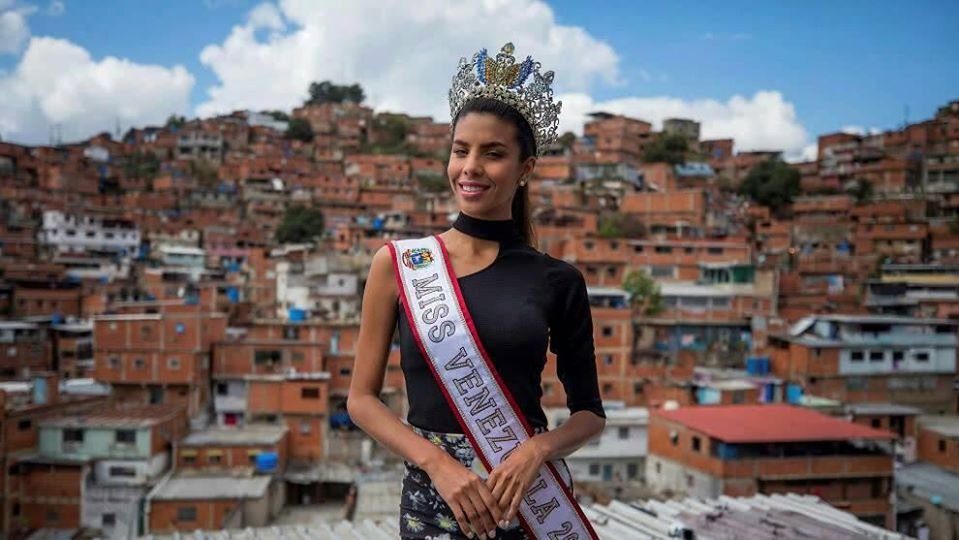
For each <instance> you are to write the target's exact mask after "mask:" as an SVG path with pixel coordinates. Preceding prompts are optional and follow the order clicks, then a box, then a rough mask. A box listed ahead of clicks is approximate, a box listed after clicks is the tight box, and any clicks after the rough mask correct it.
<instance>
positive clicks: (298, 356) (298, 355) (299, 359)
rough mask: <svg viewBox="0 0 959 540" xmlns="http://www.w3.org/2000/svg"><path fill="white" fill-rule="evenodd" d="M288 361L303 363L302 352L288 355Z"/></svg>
mask: <svg viewBox="0 0 959 540" xmlns="http://www.w3.org/2000/svg"><path fill="white" fill-rule="evenodd" d="M290 360H292V361H293V362H302V361H303V351H293V352H292V353H290Z"/></svg>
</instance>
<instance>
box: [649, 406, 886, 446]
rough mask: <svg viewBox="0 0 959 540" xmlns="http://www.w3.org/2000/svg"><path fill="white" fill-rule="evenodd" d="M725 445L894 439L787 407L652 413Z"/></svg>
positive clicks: (699, 408)
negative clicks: (713, 438) (725, 443)
mask: <svg viewBox="0 0 959 540" xmlns="http://www.w3.org/2000/svg"><path fill="white" fill-rule="evenodd" d="M653 415H654V417H655V416H658V417H660V418H663V419H665V420H668V421H671V422H676V423H679V424H683V425H685V426H687V427H689V428H692V429H694V430H696V431H700V432H702V433H705V434H707V435H709V436H710V437H715V438H716V439H719V440H721V441H723V442H727V443H775V442H779V443H786V442H808V441H845V440H849V439H863V440H866V439H871V440H885V439H894V438H895V435H893V434H892V433H890V432H888V431H881V430H878V429H872V428H869V427H866V426H862V425H859V424H853V423H852V422H847V421H845V420H840V419H838V418H832V417H829V416H825V415H822V414H819V413H817V412H813V411H810V410H807V409H803V408H799V407H793V406H790V405H781V404H770V405H712V406H703V407H681V408H679V409H676V410H672V411H657V412H655V413H653Z"/></svg>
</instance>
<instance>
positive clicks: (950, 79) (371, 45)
mask: <svg viewBox="0 0 959 540" xmlns="http://www.w3.org/2000/svg"><path fill="white" fill-rule="evenodd" d="M957 28H959V2H956V1H955V0H940V1H924V0H913V1H911V2H901V1H885V0H872V1H865V0H843V1H842V2H836V1H834V0H807V1H805V2H760V1H758V0H757V1H751V2H747V1H737V0H726V1H723V2H689V1H682V0H668V1H667V0H662V1H652V0H604V1H602V2H584V1H582V0H570V1H566V0H555V1H550V2H544V1H542V0H482V1H476V2H470V1H457V2H451V1H448V0H418V1H417V2H409V1H405V0H350V1H349V2H343V1H340V0H335V1H334V0H329V1H326V0H277V1H266V2H264V1H256V0H0V137H2V138H3V140H7V141H14V142H21V143H27V144H38V143H46V142H48V141H49V139H50V133H51V126H56V127H55V129H57V130H59V132H60V133H62V137H63V139H64V140H65V141H71V140H79V139H82V138H84V137H87V136H89V135H92V134H94V133H98V132H102V131H110V132H113V131H115V130H116V129H117V126H119V127H120V129H121V130H125V129H126V128H128V127H131V126H143V125H149V124H160V123H163V122H164V121H165V119H166V118H167V117H168V116H169V115H170V114H182V115H186V116H188V117H193V116H202V117H207V116H211V115H215V114H220V113H226V112H231V111H233V110H237V109H254V110H262V109H271V110H272V109H281V110H290V109H292V108H293V107H295V106H297V105H299V104H300V103H301V102H302V100H303V98H304V97H305V96H306V93H307V88H308V86H309V83H310V82H311V81H321V80H332V81H334V82H337V83H344V84H347V83H353V82H358V83H360V84H361V85H363V87H364V89H365V90H366V93H367V97H368V100H367V102H368V104H369V105H371V106H372V107H374V108H375V109H376V110H378V111H384V110H389V111H400V112H408V113H412V114H418V115H431V116H434V117H435V118H436V119H437V120H439V121H445V120H448V118H449V112H448V105H447V103H446V92H447V90H448V88H449V81H450V77H451V76H452V74H453V72H454V71H455V67H456V63H457V61H458V59H459V58H460V57H462V56H471V55H472V54H473V52H475V51H476V50H478V49H479V48H481V47H487V48H489V49H490V50H492V51H495V50H497V49H499V47H500V46H501V45H502V44H503V43H505V42H506V41H512V42H514V43H515V45H516V49H517V56H520V55H522V56H525V55H527V54H529V55H532V56H533V57H534V58H535V59H536V60H539V61H540V62H542V64H543V66H544V69H550V70H553V71H555V72H556V83H555V86H554V89H555V91H556V94H557V98H558V99H561V100H562V101H563V103H564V105H563V114H562V116H561V129H562V130H572V131H576V132H580V131H581V129H582V124H583V121H584V119H585V118H586V114H587V113H589V112H592V111H596V110H605V111H609V112H615V113H621V114H626V115H629V116H633V117H636V118H641V119H644V120H647V121H650V122H653V124H654V126H656V127H658V126H659V125H661V122H662V120H663V119H664V118H670V117H685V118H692V119H694V120H697V121H700V122H701V123H702V135H703V137H704V138H717V137H733V138H735V139H736V147H737V150H782V151H784V152H785V154H786V155H787V157H791V158H793V159H799V158H801V157H803V156H807V157H808V156H810V155H813V154H814V149H815V140H816V137H817V136H818V135H820V134H823V133H830V132H836V131H852V132H869V131H874V130H883V129H893V128H896V127H898V126H901V125H902V124H903V122H905V121H918V120H922V119H925V118H929V117H931V116H932V115H933V114H934V112H935V110H936V108H937V107H938V106H940V105H943V104H945V103H946V102H948V101H950V100H954V99H959V69H957V68H959V53H957V51H959V32H957V31H956V29H957Z"/></svg>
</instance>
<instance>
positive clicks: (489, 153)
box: [486, 152, 503, 159]
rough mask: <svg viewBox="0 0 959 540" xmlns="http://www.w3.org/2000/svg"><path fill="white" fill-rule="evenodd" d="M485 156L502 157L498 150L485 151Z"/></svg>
mask: <svg viewBox="0 0 959 540" xmlns="http://www.w3.org/2000/svg"><path fill="white" fill-rule="evenodd" d="M486 156H487V157H491V158H493V159H499V158H501V157H503V155H502V154H500V153H499V152H487V153H486Z"/></svg>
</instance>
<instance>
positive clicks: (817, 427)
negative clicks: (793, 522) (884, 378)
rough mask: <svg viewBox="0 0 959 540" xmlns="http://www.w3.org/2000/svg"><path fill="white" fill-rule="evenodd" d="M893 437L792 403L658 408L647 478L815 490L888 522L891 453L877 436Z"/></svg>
mask: <svg viewBox="0 0 959 540" xmlns="http://www.w3.org/2000/svg"><path fill="white" fill-rule="evenodd" d="M893 437H894V435H893V434H891V433H889V432H886V431H880V430H877V429H873V428H869V427H865V426H860V425H857V424H853V423H850V422H846V421H844V420H840V419H836V418H831V417H828V416H824V415H821V414H819V413H815V412H812V411H808V410H805V409H800V408H796V407H792V406H789V405H728V406H727V405H717V406H701V407H681V408H679V409H676V410H669V411H666V410H660V411H654V412H653V413H652V415H651V416H650V423H649V457H648V459H647V461H646V481H647V483H648V484H649V485H650V486H651V487H652V488H653V489H657V490H660V491H663V490H666V491H669V492H671V493H685V494H687V495H695V496H698V497H718V496H721V495H728V496H733V497H741V496H752V495H756V494H760V493H761V494H765V495H772V494H776V493H801V494H812V495H817V496H819V497H821V498H822V499H823V500H825V501H826V502H829V503H830V504H832V505H833V506H836V507H837V508H840V509H842V510H845V511H847V512H850V513H852V514H854V515H856V516H857V517H859V518H860V519H863V520H865V521H867V522H870V523H874V524H877V525H880V526H883V527H889V526H891V525H892V523H893V512H892V506H891V505H890V497H889V496H890V493H891V491H892V489H893V478H892V477H893V458H892V455H890V454H888V453H885V452H883V451H882V450H881V449H880V447H878V446H877V445H875V444H874V443H875V442H876V441H888V440H890V439H892V438H893ZM852 441H859V443H858V444H853V442H852Z"/></svg>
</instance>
